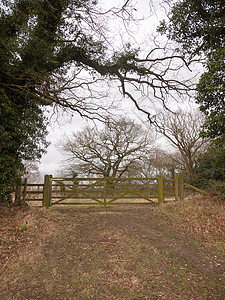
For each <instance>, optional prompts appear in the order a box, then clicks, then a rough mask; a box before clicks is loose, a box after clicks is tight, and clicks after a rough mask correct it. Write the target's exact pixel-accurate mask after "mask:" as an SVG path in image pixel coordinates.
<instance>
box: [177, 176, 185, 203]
mask: <svg viewBox="0 0 225 300" xmlns="http://www.w3.org/2000/svg"><path fill="white" fill-rule="evenodd" d="M178 182H179V184H178V187H179V198H180V200H184V176H183V173H179V175H178Z"/></svg>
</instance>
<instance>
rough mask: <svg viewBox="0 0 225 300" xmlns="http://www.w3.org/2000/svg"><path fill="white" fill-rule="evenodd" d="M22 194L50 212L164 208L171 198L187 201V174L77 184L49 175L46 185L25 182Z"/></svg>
mask: <svg viewBox="0 0 225 300" xmlns="http://www.w3.org/2000/svg"><path fill="white" fill-rule="evenodd" d="M22 194H23V200H24V201H27V202H30V201H40V202H42V205H43V206H44V207H46V208H47V207H50V206H52V205H57V204H58V205H59V204H60V205H93V204H95V205H96V204H98V205H104V206H105V205H128V204H161V203H165V202H168V201H171V198H173V199H172V200H173V201H174V200H175V201H178V200H183V199H184V183H183V174H175V178H174V179H165V178H163V176H162V175H159V176H157V177H155V178H76V179H75V180H74V178H53V177H52V176H51V175H45V177H44V184H28V183H27V181H25V182H24V184H23V188H22ZM88 199H89V201H88ZM140 199H141V201H140ZM81 200H82V201H81ZM67 201H69V202H67ZM121 201H122V202H121Z"/></svg>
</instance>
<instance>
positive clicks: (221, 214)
mask: <svg viewBox="0 0 225 300" xmlns="http://www.w3.org/2000/svg"><path fill="white" fill-rule="evenodd" d="M158 212H160V214H162V216H163V218H166V219H167V220H168V221H169V222H170V223H172V224H173V225H174V226H176V227H177V228H179V229H180V230H183V231H185V232H188V233H190V234H191V235H192V236H195V237H198V238H200V239H203V240H204V241H206V242H213V243H215V242H216V243H222V244H224V243H225V204H224V203H223V202H219V201H216V200H214V199H212V198H210V196H202V195H198V196H189V197H187V198H186V199H185V200H184V201H182V202H177V203H169V204H166V205H163V206H161V207H160V208H158V209H157V212H156V213H158Z"/></svg>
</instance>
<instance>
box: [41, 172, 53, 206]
mask: <svg viewBox="0 0 225 300" xmlns="http://www.w3.org/2000/svg"><path fill="white" fill-rule="evenodd" d="M51 177H52V176H51V175H45V179H44V189H43V206H44V207H46V208H48V207H49V206H51V198H52V180H51Z"/></svg>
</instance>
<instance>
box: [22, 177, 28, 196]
mask: <svg viewBox="0 0 225 300" xmlns="http://www.w3.org/2000/svg"><path fill="white" fill-rule="evenodd" d="M26 197H27V178H25V179H24V182H23V202H25V201H26Z"/></svg>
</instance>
